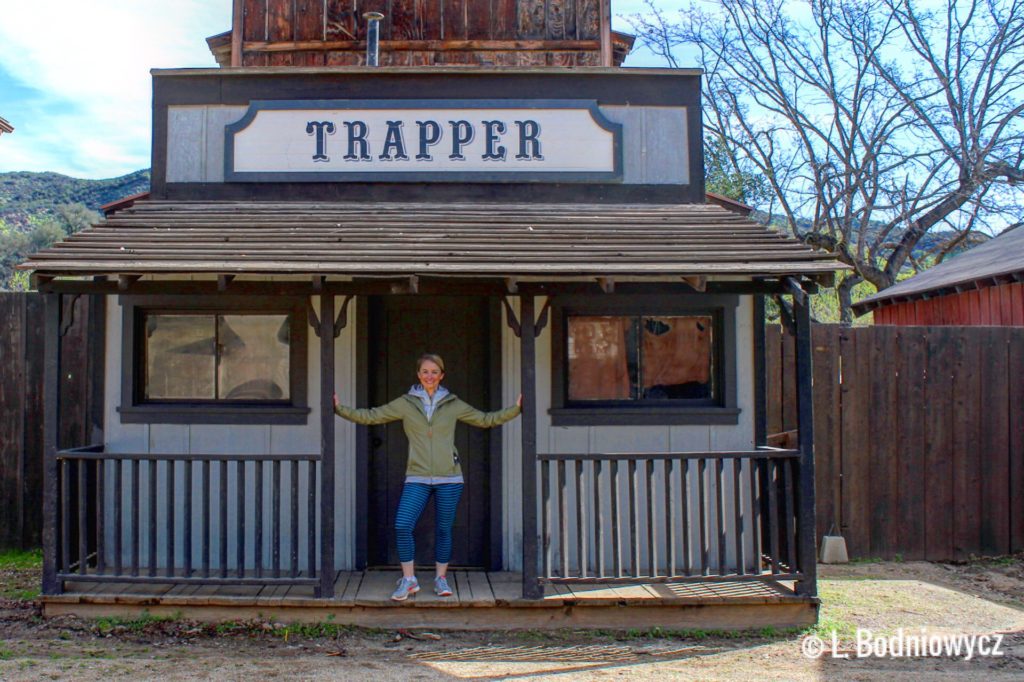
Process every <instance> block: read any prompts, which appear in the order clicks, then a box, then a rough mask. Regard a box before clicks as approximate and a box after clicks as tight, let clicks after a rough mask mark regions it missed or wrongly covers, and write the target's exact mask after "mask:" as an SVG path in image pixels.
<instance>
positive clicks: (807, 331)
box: [793, 295, 818, 597]
mask: <svg viewBox="0 0 1024 682" xmlns="http://www.w3.org/2000/svg"><path fill="white" fill-rule="evenodd" d="M793 316H794V317H795V318H796V319H795V322H796V389H797V395H796V402H797V419H798V422H797V426H798V428H799V431H798V433H799V439H800V481H799V485H800V491H799V493H798V494H797V495H796V507H797V521H798V522H799V524H800V529H799V531H798V533H797V535H798V538H797V542H798V545H797V551H798V554H797V561H798V562H799V565H800V571H801V572H802V573H803V574H804V578H803V580H801V581H799V582H798V583H797V592H798V593H799V594H801V595H805V596H811V597H813V596H816V595H817V594H818V566H817V551H816V543H815V540H816V534H817V530H816V529H815V518H814V406H813V403H814V395H813V385H812V379H813V374H812V367H811V300H810V296H807V295H805V296H794V297H793Z"/></svg>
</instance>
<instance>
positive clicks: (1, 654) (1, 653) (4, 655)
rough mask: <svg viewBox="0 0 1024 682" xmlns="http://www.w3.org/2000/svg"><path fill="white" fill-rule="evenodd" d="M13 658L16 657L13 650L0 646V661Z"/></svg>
mask: <svg viewBox="0 0 1024 682" xmlns="http://www.w3.org/2000/svg"><path fill="white" fill-rule="evenodd" d="M12 658H14V652H13V651H11V650H10V649H5V648H2V647H0V661H9V660H11V659H12Z"/></svg>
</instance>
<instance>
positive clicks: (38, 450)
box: [0, 292, 103, 548]
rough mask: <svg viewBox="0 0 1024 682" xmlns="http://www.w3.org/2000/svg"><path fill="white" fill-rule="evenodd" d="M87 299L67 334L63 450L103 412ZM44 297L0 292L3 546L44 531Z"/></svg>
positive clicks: (98, 355)
mask: <svg viewBox="0 0 1024 682" xmlns="http://www.w3.org/2000/svg"><path fill="white" fill-rule="evenodd" d="M90 303H91V302H90V299H89V297H87V296H83V297H80V298H78V299H76V300H75V302H74V303H73V304H72V305H73V309H69V310H68V312H69V313H72V314H73V317H70V318H67V317H66V319H70V320H72V323H71V325H70V326H69V327H68V329H67V333H66V335H65V337H64V341H65V343H64V349H63V357H62V362H63V367H64V368H65V371H64V374H63V377H62V382H61V396H62V400H61V433H60V443H61V446H62V447H70V446H73V445H81V444H82V443H85V442H88V441H89V439H90V437H91V436H92V435H93V429H94V428H95V426H96V422H97V418H96V416H95V415H96V414H97V412H96V408H97V407H98V408H99V409H102V404H101V403H99V404H98V401H101V400H102V396H101V395H99V394H98V391H99V390H100V389H101V387H100V386H97V385H95V383H94V382H92V381H90V377H91V376H92V375H93V371H92V370H93V368H94V365H95V363H96V362H102V360H103V349H102V346H100V347H96V342H95V341H93V342H92V343H91V344H90V340H89V338H90V335H89V327H90V324H92V325H95V324H98V323H99V322H100V320H98V319H97V318H96V316H93V315H90ZM43 345H44V337H43V298H42V296H41V295H40V294H35V293H32V294H25V293H20V292H0V548H3V547H15V548H30V547H38V546H40V544H41V538H42V527H43Z"/></svg>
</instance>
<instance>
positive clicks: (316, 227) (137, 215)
mask: <svg viewBox="0 0 1024 682" xmlns="http://www.w3.org/2000/svg"><path fill="white" fill-rule="evenodd" d="M19 267H20V268H21V269H30V270H35V271H36V272H37V273H39V274H42V275H101V274H150V273H219V274H239V273H262V274H275V273H277V274H282V273H302V274H321V275H328V274H333V275H353V276H354V275H400V276H404V275H412V274H425V273H430V274H435V275H449V276H457V275H464V276H485V275H490V276H536V275H539V276H559V277H566V276H609V275H619V276H626V275H630V276H638V275H640V276H673V275H723V274H724V275H742V276H758V275H762V276H782V275H801V274H803V275H815V274H824V273H829V272H833V271H835V270H838V269H843V268H845V266H844V265H842V264H841V263H839V262H838V261H836V260H835V259H834V257H833V256H832V254H829V253H827V252H824V251H816V250H814V249H811V248H809V247H808V246H806V245H804V244H803V243H801V242H799V241H797V240H795V239H792V238H789V237H785V236H782V235H780V234H778V233H775V232H772V231H770V230H768V229H766V228H765V227H763V226H761V225H758V224H756V223H754V222H752V221H750V220H749V219H747V218H744V217H743V216H740V215H738V214H736V213H735V212H731V211H727V210H725V209H723V208H721V207H719V206H713V205H706V204H680V205H599V206H594V205H582V204H532V203H531V204H516V205H510V204H480V203H477V204H468V203H467V204H367V203H303V202H293V203H270V202H212V203H205V202H165V201H140V202H137V203H135V204H134V205H133V206H131V207H130V208H128V209H126V210H123V211H120V212H118V213H116V214H114V215H113V216H111V217H110V218H108V219H107V220H106V221H105V222H102V223H99V224H97V225H94V226H93V227H91V228H88V229H86V230H83V231H82V232H79V233H77V234H75V235H73V236H71V237H69V238H68V239H66V240H65V241H63V242H60V243H58V244H56V245H54V246H53V247H51V248H49V249H46V250H44V251H40V252H38V253H36V254H33V255H32V256H31V258H30V259H29V260H28V261H27V262H26V263H24V264H23V265H21V266H19Z"/></svg>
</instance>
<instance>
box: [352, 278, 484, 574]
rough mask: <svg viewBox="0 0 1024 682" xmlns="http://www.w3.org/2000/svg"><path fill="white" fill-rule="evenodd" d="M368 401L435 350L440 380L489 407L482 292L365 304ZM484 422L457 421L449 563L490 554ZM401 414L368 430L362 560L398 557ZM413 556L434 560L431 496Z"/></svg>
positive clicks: (411, 375)
mask: <svg viewBox="0 0 1024 682" xmlns="http://www.w3.org/2000/svg"><path fill="white" fill-rule="evenodd" d="M369 312H370V314H369V325H368V327H369V339H368V341H369V344H368V345H369V348H368V350H369V353H368V356H369V365H370V366H369V371H370V376H369V388H370V396H369V397H370V403H371V404H372V405H382V404H384V403H386V402H388V401H389V400H393V399H394V398H396V397H398V396H399V395H401V394H403V393H406V392H407V391H408V390H409V388H410V387H411V386H412V385H413V384H414V383H415V382H416V359H417V358H418V357H419V356H420V355H421V354H423V353H437V354H439V355H440V356H441V357H442V358H444V361H445V370H446V371H445V378H444V385H445V386H446V387H447V388H448V390H449V391H451V392H452V393H454V394H455V395H457V396H459V397H460V398H462V399H463V400H465V401H466V402H468V403H469V404H470V405H473V406H474V407H477V408H479V409H482V410H488V409H491V391H490V386H491V376H490V372H491V371H500V370H494V369H492V368H491V367H490V366H489V365H490V364H491V362H490V360H489V358H490V355H491V354H490V332H491V330H490V314H489V302H488V299H486V298H482V297H466V296H460V297H431V296H381V297H375V298H372V299H371V300H370V305H369ZM490 437H492V436H490V435H489V431H488V430H484V429H477V428H472V427H469V426H466V425H465V424H460V425H459V426H458V429H457V431H456V438H455V446H456V447H457V448H458V450H459V457H460V459H461V462H462V474H463V477H464V479H465V488H464V489H463V493H462V499H461V500H460V502H459V507H458V510H457V512H456V516H455V525H454V527H453V529H452V535H453V546H452V558H451V564H452V565H455V566H470V567H481V568H482V567H485V566H487V564H488V560H489V557H490V540H491V538H490V528H491V524H490V494H491V490H490V479H491V472H490V461H489V457H488V450H489V445H490V441H489V438H490ZM408 447H409V444H408V440H407V439H406V437H405V433H404V432H403V431H402V425H401V423H399V422H396V423H392V424H387V425H384V426H374V427H371V428H370V432H369V448H370V453H369V464H368V478H369V480H368V482H367V483H368V495H367V498H368V504H367V510H368V518H367V524H368V525H367V554H368V556H367V561H368V564H369V565H371V566H374V565H377V566H380V565H388V566H394V565H396V564H397V563H398V550H397V548H396V546H395V534H394V522H395V511H396V508H397V506H398V500H399V497H400V496H401V494H402V485H403V483H404V482H405V466H406V461H407V459H408ZM414 537H415V539H416V563H417V564H421V565H424V566H428V565H429V566H433V564H434V509H433V500H431V502H430V504H429V505H428V506H427V509H426V510H425V511H424V513H423V515H422V516H421V517H420V520H419V524H418V525H417V527H416V532H415V535H414Z"/></svg>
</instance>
